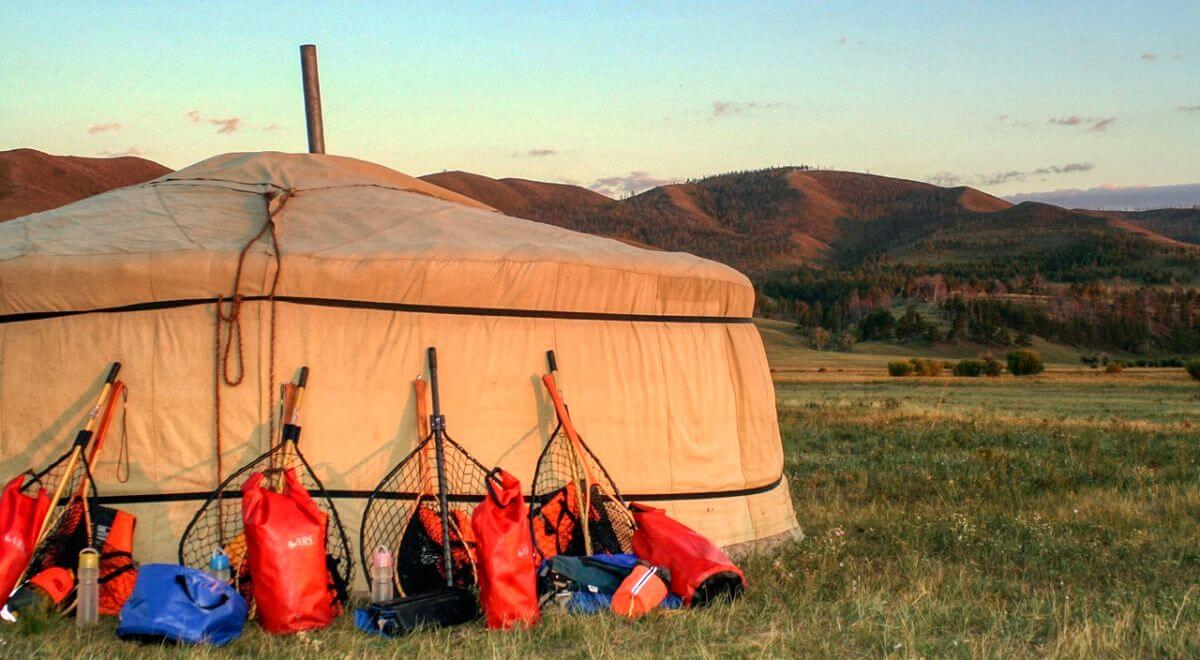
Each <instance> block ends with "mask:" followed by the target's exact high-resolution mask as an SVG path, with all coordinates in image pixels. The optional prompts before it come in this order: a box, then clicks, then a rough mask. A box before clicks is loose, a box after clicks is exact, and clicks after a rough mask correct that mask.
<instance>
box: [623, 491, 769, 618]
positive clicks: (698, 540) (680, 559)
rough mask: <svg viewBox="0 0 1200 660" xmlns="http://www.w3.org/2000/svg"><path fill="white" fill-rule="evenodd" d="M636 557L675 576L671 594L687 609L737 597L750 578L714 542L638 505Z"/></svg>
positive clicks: (636, 505)
mask: <svg viewBox="0 0 1200 660" xmlns="http://www.w3.org/2000/svg"><path fill="white" fill-rule="evenodd" d="M631 508H632V509H633V519H634V522H635V523H637V530H636V531H634V533H633V554H635V555H637V556H638V558H639V559H644V560H646V561H648V562H650V563H651V564H653V565H655V566H662V567H663V568H665V569H667V571H668V572H669V573H670V574H671V593H673V594H675V595H676V596H679V597H680V598H682V599H683V604H684V605H685V606H687V607H691V606H693V605H706V604H708V603H709V602H712V601H714V600H717V599H720V598H733V597H736V596H737V595H739V594H740V593H741V592H742V589H744V588H745V586H746V576H745V575H744V574H743V573H742V571H741V569H739V568H738V567H737V566H734V565H733V562H731V561H729V557H727V556H725V553H724V552H721V549H720V548H718V547H717V546H716V545H714V544H713V542H712V541H709V540H708V539H706V538H704V537H703V536H701V535H700V534H697V533H696V532H695V531H693V530H692V529H691V528H689V527H687V526H686V525H684V524H683V523H680V522H678V521H675V520H672V519H671V518H668V517H667V513H666V511H663V510H662V509H655V508H652V507H648V506H642V505H640V504H634V505H633V506H632V507H631Z"/></svg>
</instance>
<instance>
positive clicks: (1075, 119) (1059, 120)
mask: <svg viewBox="0 0 1200 660" xmlns="http://www.w3.org/2000/svg"><path fill="white" fill-rule="evenodd" d="M1116 120H1117V118H1116V117H1080V116H1079V115H1069V116H1066V117H1051V118H1050V123H1051V124H1055V125H1056V126H1087V130H1089V131H1096V132H1101V131H1104V130H1106V129H1107V128H1108V127H1109V126H1112V124H1113V122H1115V121H1116Z"/></svg>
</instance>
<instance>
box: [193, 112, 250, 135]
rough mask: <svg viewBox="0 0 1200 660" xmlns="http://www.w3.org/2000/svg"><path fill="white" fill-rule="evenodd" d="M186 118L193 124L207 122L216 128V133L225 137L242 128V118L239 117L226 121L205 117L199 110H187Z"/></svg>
mask: <svg viewBox="0 0 1200 660" xmlns="http://www.w3.org/2000/svg"><path fill="white" fill-rule="evenodd" d="M186 116H187V118H188V119H189V120H190V121H191V122H192V123H193V124H200V123H205V122H207V123H209V124H212V125H213V126H216V127H217V133H224V134H226V135H228V134H230V133H236V132H237V131H238V129H240V128H241V127H242V118H241V117H229V118H228V119H213V118H209V117H205V116H204V114H203V113H202V112H200V111H199V110H189V111H188V113H187V115H186Z"/></svg>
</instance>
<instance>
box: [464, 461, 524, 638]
mask: <svg viewBox="0 0 1200 660" xmlns="http://www.w3.org/2000/svg"><path fill="white" fill-rule="evenodd" d="M492 475H493V476H494V477H495V478H492V477H490V476H489V478H487V479H485V480H484V483H485V484H486V485H487V497H485V498H484V500H483V502H482V503H480V505H479V506H477V507H475V512H474V513H472V514H471V527H472V528H474V530H475V538H476V541H477V542H478V544H479V551H478V552H477V553H476V556H477V557H478V567H477V568H478V570H477V573H478V580H477V581H478V582H479V602H480V603H481V604H482V605H483V614H484V618H485V619H486V620H487V627H488V628H490V629H492V630H497V629H506V628H513V627H517V626H522V627H529V626H533V625H535V624H536V623H537V622H538V620H539V619H541V610H539V609H538V596H537V565H536V563H535V561H534V558H533V539H532V538H531V537H530V534H529V507H528V506H527V505H526V504H525V498H524V497H522V496H521V482H519V481H517V478H516V477H514V476H512V475H511V474H509V473H507V472H505V471H504V470H501V469H499V468H496V469H495V470H493V472H492ZM497 482H499V483H497Z"/></svg>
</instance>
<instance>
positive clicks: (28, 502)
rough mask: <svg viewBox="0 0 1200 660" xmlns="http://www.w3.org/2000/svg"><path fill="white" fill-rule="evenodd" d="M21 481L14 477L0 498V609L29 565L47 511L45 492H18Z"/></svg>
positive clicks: (19, 477)
mask: <svg viewBox="0 0 1200 660" xmlns="http://www.w3.org/2000/svg"><path fill="white" fill-rule="evenodd" d="M24 481H25V475H19V476H17V477H14V478H13V479H12V480H11V481H9V482H8V485H7V486H5V487H4V494H3V495H0V607H3V606H4V604H5V603H7V602H8V595H9V594H11V593H12V590H13V587H15V586H17V580H19V579H21V574H22V573H24V572H25V567H26V566H28V565H29V558H30V557H32V556H33V550H34V548H33V544H34V543H37V533H38V530H39V529H40V528H41V526H42V520H43V519H44V518H45V517H46V512H47V511H49V510H50V496H48V495H46V491H45V490H44V489H42V488H38V492H37V495H34V496H29V495H26V494H24V493H22V492H21V484H22V483H23V482H24Z"/></svg>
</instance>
